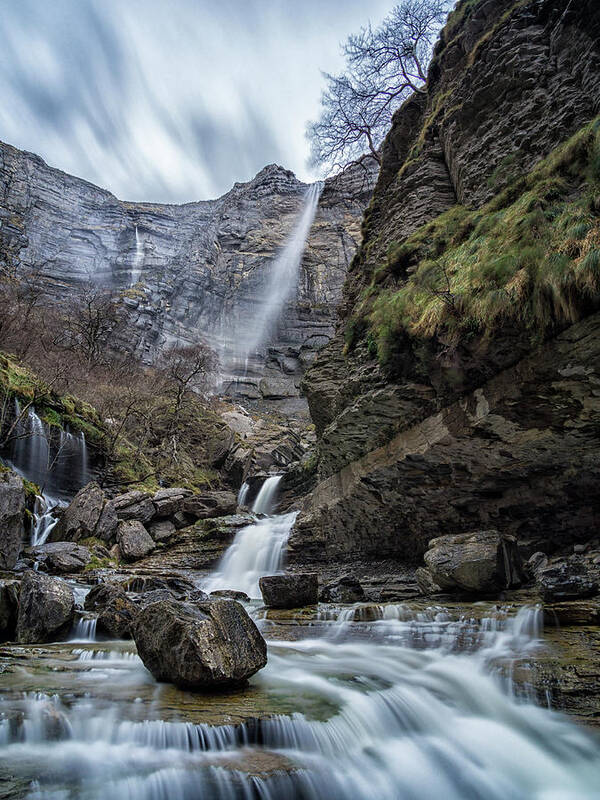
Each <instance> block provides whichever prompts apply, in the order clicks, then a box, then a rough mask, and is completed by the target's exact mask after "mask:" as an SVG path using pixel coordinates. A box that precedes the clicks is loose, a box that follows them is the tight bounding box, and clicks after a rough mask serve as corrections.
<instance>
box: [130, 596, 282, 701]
mask: <svg viewBox="0 0 600 800" xmlns="http://www.w3.org/2000/svg"><path fill="white" fill-rule="evenodd" d="M133 628H134V630H133V635H134V639H135V644H136V646H137V650H138V653H139V655H140V658H141V659H142V661H143V662H144V664H145V666H146V667H147V669H149V670H150V672H151V673H152V674H153V675H154V677H155V678H156V680H158V681H166V682H168V683H173V684H175V685H176V686H179V687H181V688H182V689H197V690H211V689H219V688H224V687H227V686H235V685H239V684H242V683H244V682H245V681H246V680H247V679H248V678H249V677H250V676H251V675H254V673H255V672H258V670H259V669H262V668H263V667H264V666H265V664H266V663H267V645H266V643H265V640H264V639H263V637H262V636H261V635H260V633H259V631H258V628H257V627H256V625H255V624H254V622H253V621H252V620H251V619H250V617H249V616H248V614H247V613H246V611H245V610H244V608H243V606H241V605H240V604H239V603H238V602H236V601H235V600H206V601H203V602H197V603H185V602H180V601H177V600H168V599H165V600H159V601H158V602H156V603H152V604H150V605H148V606H146V607H145V608H143V609H142V610H141V611H140V612H139V614H138V616H137V618H136V620H135V622H134V626H133Z"/></svg>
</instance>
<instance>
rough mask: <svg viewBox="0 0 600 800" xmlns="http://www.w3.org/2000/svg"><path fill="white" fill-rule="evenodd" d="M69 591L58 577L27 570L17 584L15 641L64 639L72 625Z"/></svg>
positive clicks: (73, 604) (23, 642)
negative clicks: (17, 606) (19, 589)
mask: <svg viewBox="0 0 600 800" xmlns="http://www.w3.org/2000/svg"><path fill="white" fill-rule="evenodd" d="M74 615H75V600H74V598H73V592H72V591H71V589H70V588H69V587H68V586H67V584H66V583H65V582H64V581H62V580H60V579H59V578H51V577H49V576H48V575H43V574H41V573H39V572H33V571H29V572H26V573H25V577H24V578H23V580H22V581H21V591H20V592H19V612H18V616H17V641H18V642H20V643H21V644H36V643H41V642H52V641H57V640H60V639H62V638H64V637H65V636H66V635H67V634H68V633H69V631H70V630H71V626H72V625H73V618H74Z"/></svg>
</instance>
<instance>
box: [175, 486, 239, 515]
mask: <svg viewBox="0 0 600 800" xmlns="http://www.w3.org/2000/svg"><path fill="white" fill-rule="evenodd" d="M182 510H183V511H184V512H185V513H186V514H189V515H190V517H192V518H193V519H211V518H213V517H226V516H228V515H230V514H235V512H236V510H237V497H236V496H235V494H233V492H205V493H203V494H195V495H192V496H191V497H187V498H186V499H185V500H184V501H183V506H182Z"/></svg>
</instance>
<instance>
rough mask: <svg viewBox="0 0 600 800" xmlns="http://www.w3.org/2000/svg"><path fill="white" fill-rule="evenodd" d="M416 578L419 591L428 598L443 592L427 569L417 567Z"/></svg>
mask: <svg viewBox="0 0 600 800" xmlns="http://www.w3.org/2000/svg"><path fill="white" fill-rule="evenodd" d="M415 578H416V579H417V586H418V587H419V591H420V592H421V594H423V595H425V596H426V597H427V596H429V595H430V594H437V593H438V592H441V591H442V590H441V588H440V587H439V586H438V585H437V583H436V582H435V581H434V580H433V576H432V574H431V572H430V571H429V570H428V569H425V567H417V569H416V570H415Z"/></svg>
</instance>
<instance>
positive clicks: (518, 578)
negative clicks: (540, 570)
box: [425, 530, 524, 594]
mask: <svg viewBox="0 0 600 800" xmlns="http://www.w3.org/2000/svg"><path fill="white" fill-rule="evenodd" d="M425 565H426V567H427V569H428V571H429V574H430V575H431V580H432V581H433V584H434V585H435V586H439V587H440V588H441V589H447V590H450V591H455V590H462V591H464V592H470V593H473V594H493V593H495V592H499V591H501V590H502V589H510V588H514V587H518V586H520V585H521V583H523V578H524V574H523V567H522V562H521V557H520V555H519V549H518V547H517V541H516V539H515V538H514V536H501V535H500V534H499V533H498V531H493V530H492V531H477V532H476V533H465V534H462V535H460V536H440V538H439V539H433V540H432V541H431V542H429V549H428V550H427V552H426V553H425Z"/></svg>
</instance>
